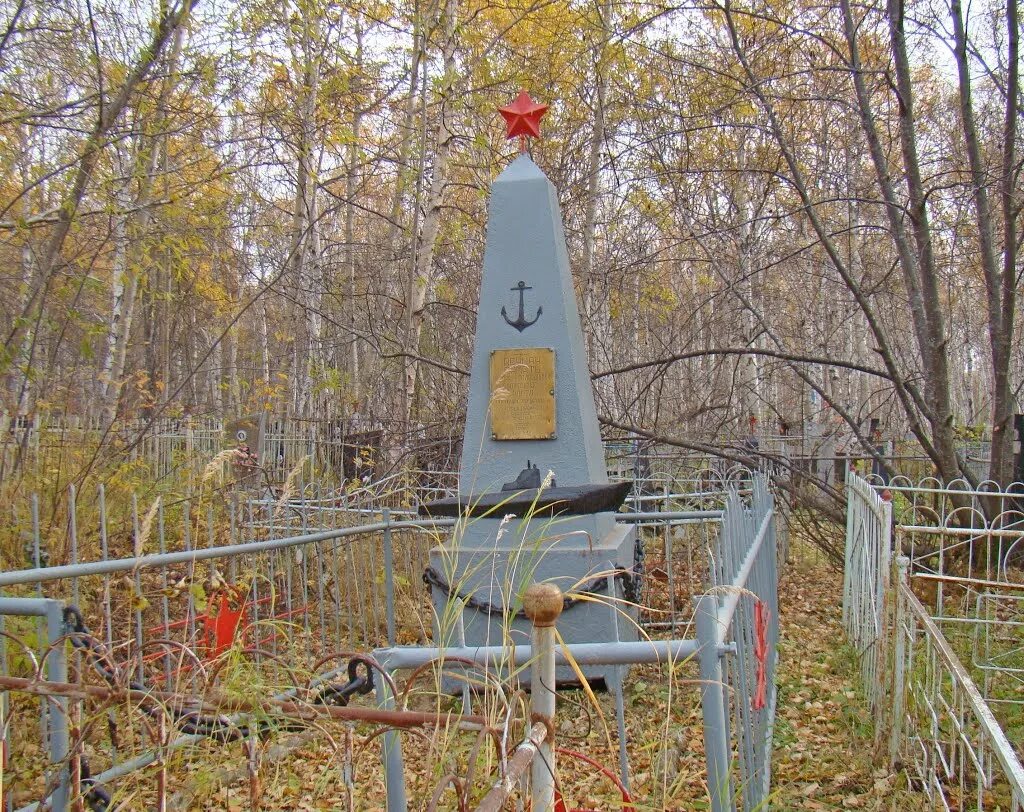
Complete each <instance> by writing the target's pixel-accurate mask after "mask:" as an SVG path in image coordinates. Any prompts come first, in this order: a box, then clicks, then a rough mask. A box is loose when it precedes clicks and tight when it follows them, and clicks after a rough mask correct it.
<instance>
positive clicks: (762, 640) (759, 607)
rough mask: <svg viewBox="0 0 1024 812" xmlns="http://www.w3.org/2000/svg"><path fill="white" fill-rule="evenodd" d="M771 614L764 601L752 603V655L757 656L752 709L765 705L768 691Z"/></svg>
mask: <svg viewBox="0 0 1024 812" xmlns="http://www.w3.org/2000/svg"><path fill="white" fill-rule="evenodd" d="M771 614H772V610H771V609H769V608H768V604H767V603H765V602H764V601H762V600H758V602H757V603H755V604H754V657H756V658H757V690H756V691H755V692H754V698H753V699H752V700H751V707H752V708H753V709H754V710H761V709H762V708H763V707H764V706H765V697H766V695H767V693H768V620H769V618H770V617H771Z"/></svg>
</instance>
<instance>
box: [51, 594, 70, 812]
mask: <svg viewBox="0 0 1024 812" xmlns="http://www.w3.org/2000/svg"><path fill="white" fill-rule="evenodd" d="M46 644H47V645H48V646H49V647H50V649H49V651H48V652H47V658H46V675H47V677H48V678H49V680H50V682H67V681H68V661H67V653H66V651H65V646H66V645H67V641H66V640H65V639H64V608H63V606H61V603H60V601H47V602H46ZM49 707H50V763H51V764H53V765H54V767H55V768H56V769H57V775H56V780H57V788H56V789H55V790H54V791H53V795H51V796H50V810H51V812H66V810H67V808H68V803H69V801H70V800H71V798H70V785H71V773H70V770H69V769H68V767H69V765H68V753H69V752H70V747H69V744H70V742H69V736H68V700H67V697H53V698H52V699H51V700H50V706H49Z"/></svg>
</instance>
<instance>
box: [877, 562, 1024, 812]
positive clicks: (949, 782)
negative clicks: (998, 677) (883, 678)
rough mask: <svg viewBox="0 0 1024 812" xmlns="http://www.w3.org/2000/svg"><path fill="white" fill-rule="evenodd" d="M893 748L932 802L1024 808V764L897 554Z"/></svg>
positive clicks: (1015, 810)
mask: <svg viewBox="0 0 1024 812" xmlns="http://www.w3.org/2000/svg"><path fill="white" fill-rule="evenodd" d="M898 564H899V578H898V581H897V584H896V593H897V600H896V613H895V622H894V634H895V640H894V643H893V647H894V658H895V662H894V664H893V670H894V677H893V685H894V708H893V722H892V724H893V727H892V733H891V744H890V747H891V750H892V752H893V754H894V755H896V756H897V757H904V758H906V759H907V762H908V772H910V773H911V775H912V777H913V778H914V779H916V781H917V783H918V784H919V786H920V787H921V789H922V790H923V791H924V793H925V794H926V795H927V796H928V798H929V800H930V801H931V802H932V804H933V806H934V807H939V806H941V807H942V808H944V809H947V810H954V809H977V810H986V809H990V810H1008V812H1020V810H1022V809H1024V766H1021V762H1020V758H1019V757H1018V755H1017V753H1016V752H1015V751H1014V749H1013V746H1012V745H1011V743H1010V740H1009V739H1008V738H1007V736H1006V733H1005V732H1004V731H1003V729H1002V727H1000V725H999V722H998V721H997V720H996V717H995V715H994V714H993V713H992V710H991V708H990V707H989V704H988V703H987V702H986V701H985V699H984V697H983V696H982V695H981V691H979V690H978V687H977V685H976V684H975V682H974V680H972V679H971V676H970V673H969V672H968V670H967V668H965V667H964V665H963V664H962V663H961V661H960V659H959V657H958V656H957V654H956V652H955V651H954V649H953V647H952V646H951V645H950V643H949V641H948V640H947V639H946V637H945V636H944V635H943V634H942V631H941V630H940V629H939V627H938V625H937V624H936V622H935V621H934V620H933V619H932V618H931V617H930V616H929V614H928V611H927V609H926V608H925V607H924V605H923V604H922V603H921V601H920V600H919V599H918V597H917V596H916V595H915V594H914V592H913V590H912V589H911V588H910V583H909V579H908V568H909V559H907V558H905V557H901V558H900V559H899V560H898Z"/></svg>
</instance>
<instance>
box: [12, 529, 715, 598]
mask: <svg viewBox="0 0 1024 812" xmlns="http://www.w3.org/2000/svg"><path fill="white" fill-rule="evenodd" d="M721 516H722V511H720V510H719V511H713V510H712V511H692V510H691V511H676V512H666V513H617V514H615V519H616V521H618V522H619V523H620V524H635V523H637V522H672V521H678V520H689V521H708V520H715V519H719V518H721ZM460 521H463V520H462V519H455V518H436V519H418V520H404V521H386V522H373V523H372V524H363V525H357V526H355V527H339V528H336V529H334V530H323V531H320V532H318V533H304V534H302V535H299V536H285V537H281V538H276V539H266V540H265V541H250V542H243V543H241V544H226V545H223V546H220V547H205V548H197V549H192V550H180V551H177V552H171V553H152V554H150V555H142V556H129V557H126V558H111V559H108V560H106V561H84V562H81V563H78V564H63V565H59V566H55V567H34V568H31V569H24V570H8V571H6V572H0V587H10V586H19V585H24V584H39V583H45V582H47V581H60V580H63V579H65V578H80V577H86V576H89V575H111V574H113V573H116V572H137V571H141V570H146V569H155V568H157V567H167V566H172V565H175V564H194V563H195V562H197V561H208V560H210V559H214V558H231V557H233V556H243V555H253V554H254V553H263V552H273V551H276V550H284V549H287V548H289V547H299V546H303V545H307V544H316V543H319V542H323V541H334V540H336V539H342V538H352V537H356V536H369V535H375V534H377V533H381V534H383V533H384V532H385V531H388V532H394V531H400V530H419V531H426V530H433V529H435V528H443V527H455V526H456V525H457V524H459V522H460Z"/></svg>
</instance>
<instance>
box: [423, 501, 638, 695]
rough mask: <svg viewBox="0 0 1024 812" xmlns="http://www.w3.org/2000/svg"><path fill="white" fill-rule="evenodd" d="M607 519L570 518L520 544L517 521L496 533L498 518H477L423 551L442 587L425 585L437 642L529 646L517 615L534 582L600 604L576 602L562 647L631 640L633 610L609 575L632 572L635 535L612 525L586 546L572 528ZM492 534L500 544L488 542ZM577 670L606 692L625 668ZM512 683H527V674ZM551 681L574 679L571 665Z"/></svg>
mask: <svg viewBox="0 0 1024 812" xmlns="http://www.w3.org/2000/svg"><path fill="white" fill-rule="evenodd" d="M610 518H611V517H610V516H608V515H607V514H606V515H605V516H600V517H572V518H571V519H569V520H566V521H565V522H564V523H556V525H554V526H552V527H550V528H548V530H549V532H550V531H551V530H553V529H554V528H555V527H557V531H558V532H557V533H555V534H554V535H557V536H558V538H557V539H556V540H554V541H552V540H550V539H549V538H545V537H544V536H542V537H541V539H540V541H535V542H534V543H532V544H531V543H530V540H529V538H527V539H526V540H525V541H522V544H521V546H520V541H521V537H520V536H519V534H518V533H517V527H516V520H512V521H511V522H508V523H506V524H505V525H504V527H503V528H502V522H501V520H499V519H476V520H473V521H472V524H471V525H469V526H467V528H465V530H463V531H461V532H456V533H455V534H454V535H453V537H452V539H451V540H450V541H449V542H448V543H446V544H443V545H441V546H438V547H435V548H434V549H433V550H431V552H430V566H431V569H432V571H433V573H434V574H436V575H438V576H440V579H441V580H442V581H443V582H444V585H445V586H440V585H437V584H432V586H431V595H432V600H433V604H434V612H435V617H434V639H435V641H436V643H437V644H438V645H447V646H456V645H462V644H463V643H464V644H465V645H467V646H501V645H506V646H508V645H517V646H519V645H529V642H530V623H529V621H528V620H527V619H526V618H525V617H524V616H523V615H522V611H521V609H522V601H521V596H522V594H523V592H524V591H525V590H526V588H527V587H528V586H529V585H530V584H532V583H539V582H551V583H554V584H556V585H557V586H558V587H559V588H560V589H561V590H562V591H563V592H564V593H565V594H566V595H567V597H570V598H573V597H574V596H575V594H576V593H579V592H582V591H588V592H592V593H594V594H595V595H597V596H598V597H599V598H601V599H605V600H600V602H599V601H595V600H590V599H587V600H576V601H575V602H573V603H572V604H571V605H570V606H569V607H567V608H566V609H565V610H564V611H563V612H562V614H561V616H560V617H559V619H558V632H559V634H560V635H561V637H562V639H563V640H564V641H565V642H566V643H603V642H609V641H612V640H630V641H632V640H636V639H637V627H636V624H635V620H636V611H635V609H633V608H632V607H630V606H628V605H627V604H626V603H625V596H624V594H623V592H624V586H625V584H624V582H623V579H622V578H621V577H616V573H617V572H618V571H621V570H626V571H627V572H629V573H632V569H633V561H634V553H635V547H636V530H635V529H634V528H633V527H630V526H628V525H618V524H614V523H611V526H610V528H609V529H608V531H607V532H606V533H604V534H603V535H602V536H601V537H600V538H599V539H597V540H595V541H594V542H593V543H590V541H589V537H588V534H587V533H585V532H583V531H582V530H576V531H573V530H572V529H571V528H572V527H573V526H574V525H580V524H587V523H592V522H594V520H595V519H596V520H599V523H600V524H607V523H608V522H607V520H608V519H610ZM601 519H604V521H600V520H601ZM499 529H500V530H501V532H502V538H501V539H498V540H497V542H495V539H496V538H497V536H498V534H499ZM509 542H510V543H509ZM609 582H610V584H609ZM445 587H447V588H445ZM609 588H611V589H613V590H614V596H613V600H612V601H610V602H609V601H608V600H606V599H607V598H608V596H609ZM457 599H462V600H463V601H465V602H466V603H467V605H466V606H465V607H464V608H463V610H462V612H461V628H462V630H463V632H462V634H460V622H459V621H460V618H459V617H458V612H457V609H456V606H457ZM609 603H610V604H611V605H609ZM582 671H583V674H584V676H585V677H586V678H587V681H588V682H590V683H592V684H593V683H604V684H605V685H607V686H609V687H611V686H613V685H616V684H619V683H620V682H621V680H622V679H623V678H624V676H625V671H626V669H624V668H623V667H622V666H587V667H584V668H583V669H582ZM519 678H520V681H521V682H522V683H525V684H527V685H528V684H529V669H526V670H524V671H523V672H522V673H521V674H520V675H519ZM557 679H558V682H559V683H562V684H568V683H578V682H579V681H580V680H579V676H578V675H577V674H576V673H575V671H574V670H573V668H572V667H571V666H563V667H561V668H559V669H558V673H557Z"/></svg>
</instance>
